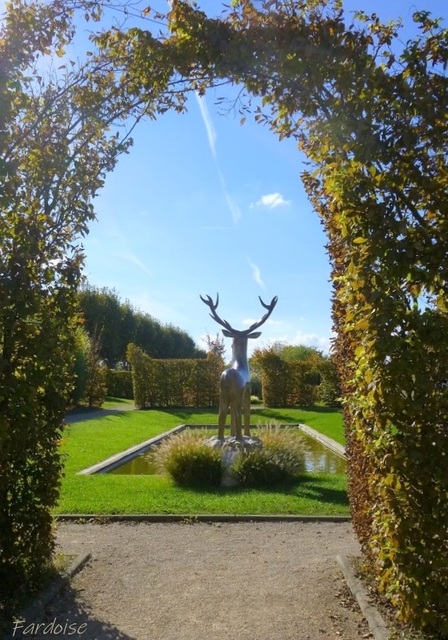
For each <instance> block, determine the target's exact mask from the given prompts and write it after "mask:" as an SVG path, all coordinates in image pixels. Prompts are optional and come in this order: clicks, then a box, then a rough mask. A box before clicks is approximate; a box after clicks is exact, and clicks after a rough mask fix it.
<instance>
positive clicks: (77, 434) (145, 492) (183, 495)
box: [56, 409, 348, 515]
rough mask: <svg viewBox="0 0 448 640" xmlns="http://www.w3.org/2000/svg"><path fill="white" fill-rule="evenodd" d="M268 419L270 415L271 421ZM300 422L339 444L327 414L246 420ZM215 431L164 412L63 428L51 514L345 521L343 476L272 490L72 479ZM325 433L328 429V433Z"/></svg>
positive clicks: (150, 479) (196, 418)
mask: <svg viewBox="0 0 448 640" xmlns="http://www.w3.org/2000/svg"><path fill="white" fill-rule="evenodd" d="M274 414H276V415H274ZM274 419H275V420H279V421H282V422H288V421H289V422H291V423H297V422H303V423H306V424H310V425H312V426H313V427H314V428H315V429H318V430H322V432H323V433H325V434H326V435H329V436H330V437H337V439H338V440H340V438H341V435H342V425H341V416H340V414H339V413H338V412H331V411H329V410H323V409H322V410H319V411H310V410H305V409H300V410H298V409H284V410H282V413H281V415H279V412H278V411H274V410H272V409H263V410H256V411H255V412H253V420H254V422H270V421H271V420H274ZM185 422H188V423H190V424H213V423H216V411H213V412H210V411H206V410H200V411H199V410H190V409H181V410H174V409H169V410H165V411H158V410H155V409H152V410H150V411H126V412H123V413H114V414H112V415H108V416H104V417H100V418H98V419H95V420H87V421H84V422H77V423H74V424H71V425H69V426H67V427H66V429H65V431H64V437H63V442H62V453H63V456H64V461H65V467H64V477H63V479H62V491H61V496H60V499H59V503H58V506H57V507H56V512H57V513H59V514H61V513H89V514H95V513H103V514H107V513H189V514H195V513H230V514H232V513H246V514H247V513H270V514H279V513H293V514H294V513H295V514H305V515H306V514H321V515H324V514H328V515H330V514H335V515H337V514H341V515H347V514H348V499H347V494H346V485H347V480H346V476H345V474H344V475H334V474H331V475H326V474H309V473H308V474H306V475H304V476H300V479H299V481H298V482H297V483H296V482H295V483H291V484H288V485H282V486H278V487H277V488H272V487H268V488H266V491H262V490H261V489H259V488H258V489H256V490H255V489H253V490H252V489H244V488H232V489H226V488H219V489H214V490H212V489H210V490H208V491H203V490H200V491H199V490H197V489H191V490H190V489H186V488H180V487H178V486H176V485H174V483H173V482H172V481H171V480H170V479H169V478H162V477H160V476H121V475H115V474H100V475H95V476H83V475H78V473H77V472H78V471H81V469H85V468H86V467H89V466H91V465H93V464H95V463H97V462H100V461H101V460H105V459H106V458H108V457H110V456H112V455H115V454H117V453H119V452H120V451H123V450H125V449H127V448H129V447H131V446H134V445H136V444H138V443H140V442H143V441H144V440H147V439H148V438H151V437H154V436H156V435H159V434H161V433H163V432H164V431H167V430H168V429H171V428H173V427H175V426H177V425H179V424H182V423H185ZM329 427H331V428H329Z"/></svg>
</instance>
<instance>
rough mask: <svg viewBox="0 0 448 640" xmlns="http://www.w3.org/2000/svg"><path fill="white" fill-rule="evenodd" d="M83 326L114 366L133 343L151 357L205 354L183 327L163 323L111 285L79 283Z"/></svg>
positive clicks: (104, 356) (104, 359)
mask: <svg viewBox="0 0 448 640" xmlns="http://www.w3.org/2000/svg"><path fill="white" fill-rule="evenodd" d="M78 301H79V308H80V312H81V314H82V317H83V321H84V327H85V329H86V331H87V333H88V335H89V336H90V338H91V339H94V340H95V341H96V342H97V343H98V348H99V354H100V357H101V359H102V360H103V361H104V362H105V363H106V364H107V366H108V367H110V368H114V367H116V366H117V365H118V364H119V363H121V362H125V361H126V348H127V346H128V344H129V343H133V344H135V345H137V346H139V347H140V348H141V349H143V350H144V351H145V352H146V353H148V354H149V355H150V356H151V357H152V358H205V356H206V353H205V351H203V350H201V349H198V348H197V346H196V344H195V342H194V340H193V338H191V336H189V335H188V333H187V332H186V331H183V330H182V329H179V328H178V327H174V326H173V325H171V324H168V325H164V324H162V323H161V322H159V321H158V320H156V319H155V318H153V317H152V316H151V315H150V314H148V313H144V312H142V311H139V310H137V309H135V308H134V307H133V306H132V305H131V304H130V303H129V302H127V301H126V302H122V301H121V300H120V298H119V296H118V294H117V292H116V291H115V290H114V289H107V288H106V287H103V288H101V289H100V288H97V287H93V286H90V285H89V286H83V287H82V288H80V289H79V291H78Z"/></svg>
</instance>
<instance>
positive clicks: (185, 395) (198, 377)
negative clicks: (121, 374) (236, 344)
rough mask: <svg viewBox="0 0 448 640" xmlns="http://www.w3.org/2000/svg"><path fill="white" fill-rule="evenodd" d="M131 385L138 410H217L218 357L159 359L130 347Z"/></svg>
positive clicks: (220, 364) (219, 363) (219, 368)
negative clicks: (167, 408) (183, 408)
mask: <svg viewBox="0 0 448 640" xmlns="http://www.w3.org/2000/svg"><path fill="white" fill-rule="evenodd" d="M127 360H128V362H130V364H131V366H132V385H133V396H134V401H135V406H136V407H137V409H143V408H149V407H215V406H217V405H218V404H219V378H220V375H221V372H222V363H221V361H220V360H219V359H218V358H214V357H211V358H207V359H179V360H178V359H171V360H156V359H155V358H151V357H150V356H148V355H147V354H146V353H145V352H144V351H143V350H142V349H140V347H137V346H136V345H135V344H129V345H128V349H127Z"/></svg>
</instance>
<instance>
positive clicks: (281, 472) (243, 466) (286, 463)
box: [233, 425, 305, 486]
mask: <svg viewBox="0 0 448 640" xmlns="http://www.w3.org/2000/svg"><path fill="white" fill-rule="evenodd" d="M257 435H258V436H259V438H260V440H261V441H262V443H263V448H262V449H255V450H252V451H248V452H245V453H243V454H242V455H241V456H239V457H238V458H237V460H236V461H235V464H234V465H233V472H234V473H235V475H236V476H237V478H238V480H239V481H240V483H241V484H243V485H246V486H266V485H273V484H279V483H282V482H283V483H284V482H289V481H291V480H293V479H294V478H295V477H296V476H297V474H298V473H300V472H301V471H303V470H304V455H303V454H304V451H305V445H304V443H303V439H302V438H300V437H299V436H297V435H295V434H293V433H292V432H291V431H288V430H287V429H281V428H279V427H278V426H271V425H270V426H268V427H265V428H262V429H260V432H259V433H258V434H257Z"/></svg>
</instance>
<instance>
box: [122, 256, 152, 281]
mask: <svg viewBox="0 0 448 640" xmlns="http://www.w3.org/2000/svg"><path fill="white" fill-rule="evenodd" d="M117 257H118V258H122V259H123V260H127V261H128V262H130V263H131V264H135V265H136V266H137V267H139V269H141V270H142V271H144V273H146V275H148V276H152V273H151V271H150V270H149V269H148V267H147V266H146V265H145V263H144V262H142V261H141V260H140V258H138V257H137V256H136V255H135V254H134V253H131V252H130V251H126V252H125V253H119V254H117Z"/></svg>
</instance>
